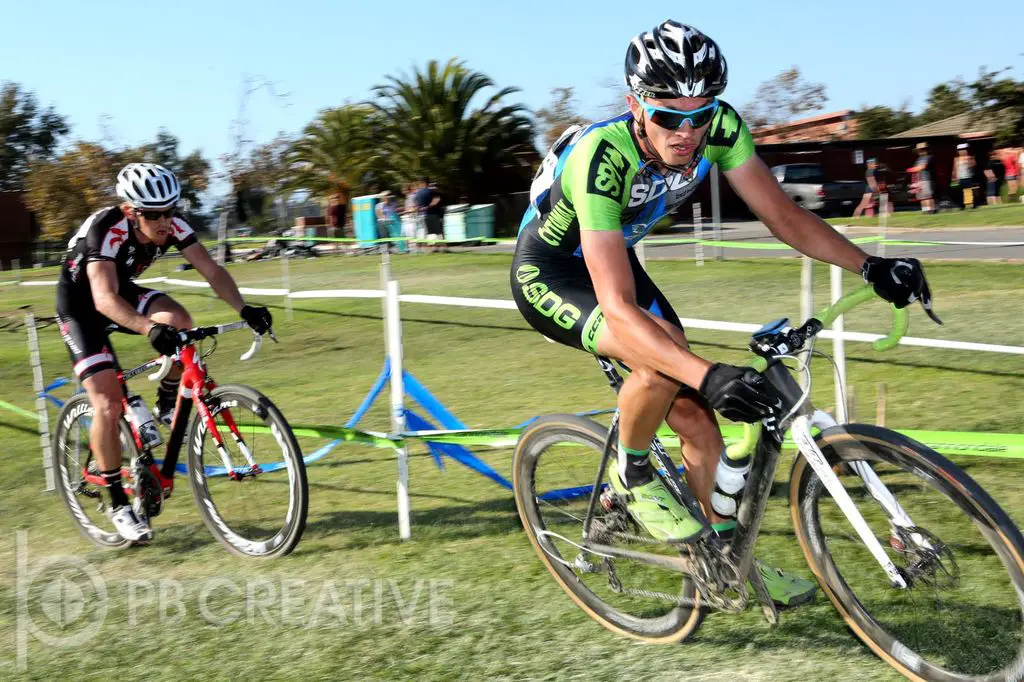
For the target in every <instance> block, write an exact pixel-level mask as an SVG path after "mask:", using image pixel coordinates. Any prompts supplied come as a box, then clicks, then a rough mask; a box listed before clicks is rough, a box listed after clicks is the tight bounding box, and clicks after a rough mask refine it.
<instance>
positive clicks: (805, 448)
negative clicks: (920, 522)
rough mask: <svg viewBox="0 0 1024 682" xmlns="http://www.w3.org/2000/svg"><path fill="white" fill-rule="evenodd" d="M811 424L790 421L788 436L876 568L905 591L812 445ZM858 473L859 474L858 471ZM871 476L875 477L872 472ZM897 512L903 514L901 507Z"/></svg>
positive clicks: (802, 420) (897, 573) (895, 570)
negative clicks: (870, 556) (855, 533)
mask: <svg viewBox="0 0 1024 682" xmlns="http://www.w3.org/2000/svg"><path fill="white" fill-rule="evenodd" d="M811 423H812V422H811V419H809V418H808V417H807V416H804V415H801V416H799V417H797V418H796V419H795V420H794V421H793V424H792V426H791V427H790V433H791V434H792V436H793V440H794V441H795V442H796V445H797V447H798V448H799V449H800V453H801V454H802V455H803V456H804V457H805V458H806V459H807V462H808V463H809V464H810V465H811V468H812V469H814V473H816V474H817V475H818V478H819V479H820V480H821V482H822V483H823V484H824V486H825V489H826V490H828V492H829V494H831V495H832V499H834V500H835V502H836V504H837V505H838V506H839V509H840V510H842V512H843V514H845V515H846V518H847V519H848V520H849V521H850V524H851V525H852V526H853V528H854V530H855V531H856V532H857V535H858V536H859V537H860V539H861V542H863V543H864V545H865V546H866V547H867V548H868V551H869V552H871V555H872V556H873V557H875V560H876V561H877V562H878V565H879V566H881V567H882V570H884V571H885V574H886V575H887V576H889V581H890V582H891V583H892V585H893V587H899V588H901V589H906V588H907V587H908V585H907V581H906V580H905V579H904V578H903V575H902V574H901V573H900V571H899V569H898V568H896V564H894V563H893V562H892V560H891V559H890V558H889V556H888V555H887V554H886V553H885V550H884V549H882V544H881V543H880V542H879V541H878V538H876V537H875V534H874V533H873V532H872V531H871V528H870V527H869V526H868V524H867V521H865V520H864V517H863V516H862V515H861V513H860V510H859V509H857V506H856V505H855V504H854V503H853V500H852V499H851V498H850V494H849V493H848V492H846V488H845V487H843V484H842V482H840V480H839V477H838V476H836V474H835V472H834V471H832V467H831V466H830V465H829V463H828V460H827V459H825V455H824V454H823V453H822V452H821V449H820V448H819V447H818V444H817V443H815V442H814V435H813V434H812V433H811ZM865 468H867V469H869V470H870V467H867V466H865ZM858 473H860V472H859V471H858ZM871 473H872V474H874V471H872V472H871ZM874 478H875V480H878V479H877V475H876V476H875V477H874ZM878 484H879V485H880V486H881V488H883V489H884V486H883V485H881V481H878ZM869 485H870V484H869ZM885 493H886V494H887V495H888V496H889V497H890V498H891V493H889V491H888V490H885ZM872 496H874V495H872ZM876 499H877V498H876ZM892 503H893V504H896V506H897V507H898V506H899V505H898V503H896V500H895V498H892ZM900 510H901V511H902V508H901V509H900ZM903 516H904V517H906V513H905V512H904V513H903Z"/></svg>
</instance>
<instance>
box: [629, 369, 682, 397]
mask: <svg viewBox="0 0 1024 682" xmlns="http://www.w3.org/2000/svg"><path fill="white" fill-rule="evenodd" d="M630 376H631V377H634V378H633V381H636V382H639V383H640V387H641V388H642V389H643V390H644V391H645V392H647V393H650V394H654V395H665V396H671V395H673V394H675V393H676V391H678V390H679V384H678V383H676V382H675V381H674V380H672V379H670V378H668V377H667V376H665V375H664V374H661V373H660V372H658V371H657V370H655V369H652V368H650V367H644V366H642V365H641V366H640V367H634V368H633V372H632V374H630Z"/></svg>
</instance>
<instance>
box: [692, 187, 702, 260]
mask: <svg viewBox="0 0 1024 682" xmlns="http://www.w3.org/2000/svg"><path fill="white" fill-rule="evenodd" d="M693 238H694V239H696V240H697V243H696V244H694V245H693V256H694V258H696V259H697V267H700V266H702V265H704V244H702V243H701V242H703V241H704V224H703V223H702V222H701V217H700V204H699V203H697V202H694V204H693Z"/></svg>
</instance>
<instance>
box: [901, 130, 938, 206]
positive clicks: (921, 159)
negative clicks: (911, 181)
mask: <svg viewBox="0 0 1024 682" xmlns="http://www.w3.org/2000/svg"><path fill="white" fill-rule="evenodd" d="M931 166H932V156H931V154H929V153H928V143H927V142H918V143H917V163H916V164H914V167H913V168H908V169H907V171H908V172H910V173H915V174H917V198H918V200H920V202H921V210H922V211H924V212H925V213H935V199H934V196H935V195H934V193H933V192H932V169H931Z"/></svg>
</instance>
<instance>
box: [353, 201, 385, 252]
mask: <svg viewBox="0 0 1024 682" xmlns="http://www.w3.org/2000/svg"><path fill="white" fill-rule="evenodd" d="M379 199H380V197H379V196H378V195H376V194H369V195H367V196H364V197H355V198H354V199H352V225H353V227H354V231H355V235H356V239H358V240H359V246H360V248H368V247H371V246H373V245H374V243H375V241H376V240H377V239H378V238H379V236H380V232H378V230H377V201H378V200H379Z"/></svg>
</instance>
